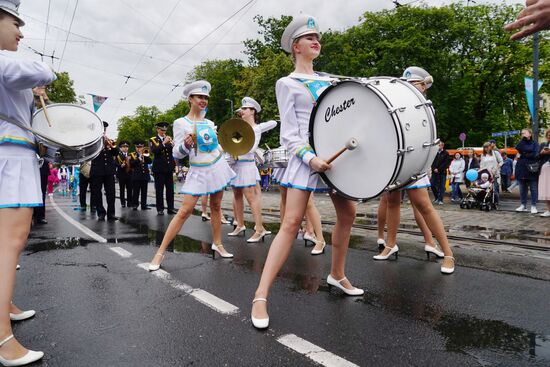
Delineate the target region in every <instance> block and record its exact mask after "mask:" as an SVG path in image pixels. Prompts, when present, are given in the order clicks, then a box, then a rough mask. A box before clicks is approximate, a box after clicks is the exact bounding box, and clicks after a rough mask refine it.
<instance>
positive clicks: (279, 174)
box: [271, 167, 286, 184]
mask: <svg viewBox="0 0 550 367" xmlns="http://www.w3.org/2000/svg"><path fill="white" fill-rule="evenodd" d="M285 170H286V167H285V168H273V171H272V172H271V182H272V183H273V184H280V183H281V179H282V178H283V175H284V174H285Z"/></svg>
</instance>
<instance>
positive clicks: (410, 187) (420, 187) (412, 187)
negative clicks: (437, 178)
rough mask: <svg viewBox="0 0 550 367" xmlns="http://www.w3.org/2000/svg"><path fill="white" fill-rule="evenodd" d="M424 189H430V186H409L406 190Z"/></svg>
mask: <svg viewBox="0 0 550 367" xmlns="http://www.w3.org/2000/svg"><path fill="white" fill-rule="evenodd" d="M426 187H432V184H426V185H424V186H409V187H407V188H406V189H407V190H409V189H424V188H426Z"/></svg>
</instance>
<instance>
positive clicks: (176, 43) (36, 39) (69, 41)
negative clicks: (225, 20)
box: [25, 33, 242, 52]
mask: <svg viewBox="0 0 550 367" xmlns="http://www.w3.org/2000/svg"><path fill="white" fill-rule="evenodd" d="M71 34H73V35H75V36H78V35H77V34H75V33H71ZM78 37H84V36H78ZM25 39H26V40H29V41H42V38H33V37H25ZM48 41H52V39H48ZM67 42H68V43H97V44H99V45H109V46H110V45H130V46H143V45H148V44H149V42H124V41H100V40H68V41H67ZM153 45H154V46H192V45H194V43H193V42H154V43H153ZM240 45H242V42H212V43H203V44H202V45H199V46H204V47H209V46H240ZM133 52H134V51H133Z"/></svg>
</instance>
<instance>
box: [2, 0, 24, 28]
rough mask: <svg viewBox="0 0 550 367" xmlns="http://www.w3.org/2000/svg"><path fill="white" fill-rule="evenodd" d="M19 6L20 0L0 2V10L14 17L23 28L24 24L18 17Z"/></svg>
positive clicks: (3, 0)
mask: <svg viewBox="0 0 550 367" xmlns="http://www.w3.org/2000/svg"><path fill="white" fill-rule="evenodd" d="M19 4H21V1H20V0H0V9H2V10H3V11H5V12H6V13H9V14H11V15H13V16H14V17H16V18H17V20H19V24H20V25H21V26H24V25H25V22H24V21H23V19H21V16H20V15H19Z"/></svg>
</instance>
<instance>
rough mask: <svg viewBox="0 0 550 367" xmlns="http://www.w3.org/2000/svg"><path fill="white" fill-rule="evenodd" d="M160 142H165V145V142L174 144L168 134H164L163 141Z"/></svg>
mask: <svg viewBox="0 0 550 367" xmlns="http://www.w3.org/2000/svg"><path fill="white" fill-rule="evenodd" d="M162 143H163V144H165V145H166V144H174V143H173V140H172V137H170V136H168V135H166V136H165V137H164V141H163V142H162Z"/></svg>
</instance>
